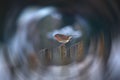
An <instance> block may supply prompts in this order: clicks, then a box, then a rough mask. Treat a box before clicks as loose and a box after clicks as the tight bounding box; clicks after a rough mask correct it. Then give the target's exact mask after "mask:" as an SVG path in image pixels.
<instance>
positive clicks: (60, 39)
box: [54, 34, 72, 44]
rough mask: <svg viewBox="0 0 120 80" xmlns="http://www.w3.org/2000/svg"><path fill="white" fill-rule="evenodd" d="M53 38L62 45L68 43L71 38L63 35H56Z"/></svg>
mask: <svg viewBox="0 0 120 80" xmlns="http://www.w3.org/2000/svg"><path fill="white" fill-rule="evenodd" d="M54 37H55V39H56V40H57V41H58V42H60V43H63V44H65V43H68V42H69V41H70V39H71V38H72V36H67V35H64V34H56V35H55V36H54Z"/></svg>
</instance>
